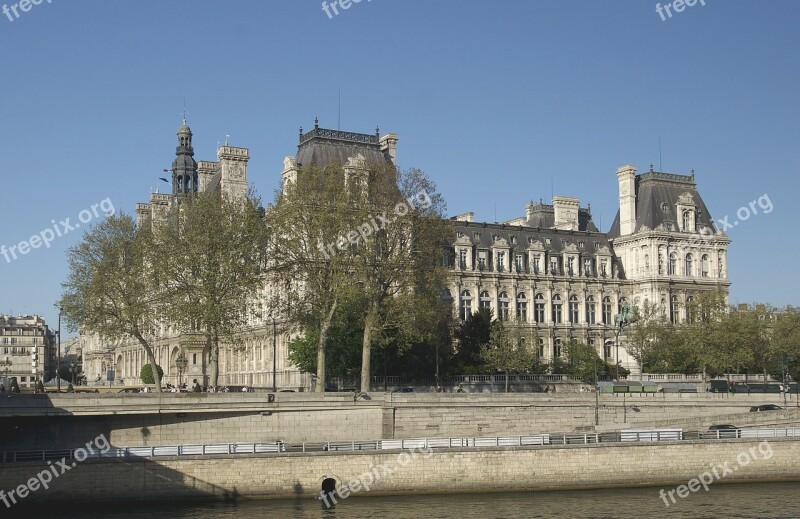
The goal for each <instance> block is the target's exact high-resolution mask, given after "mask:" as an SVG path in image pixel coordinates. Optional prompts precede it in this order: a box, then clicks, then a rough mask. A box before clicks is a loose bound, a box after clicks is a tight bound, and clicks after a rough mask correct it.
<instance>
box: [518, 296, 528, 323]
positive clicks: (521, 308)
mask: <svg viewBox="0 0 800 519" xmlns="http://www.w3.org/2000/svg"><path fill="white" fill-rule="evenodd" d="M517 319H519V320H520V321H526V322H527V321H528V299H527V298H526V297H525V294H524V293H522V292H520V293H519V294H517Z"/></svg>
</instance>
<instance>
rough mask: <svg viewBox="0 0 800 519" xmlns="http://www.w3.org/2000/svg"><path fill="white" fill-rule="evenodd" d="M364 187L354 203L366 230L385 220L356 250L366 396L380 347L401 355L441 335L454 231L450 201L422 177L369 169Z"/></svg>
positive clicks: (388, 168)
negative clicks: (447, 249)
mask: <svg viewBox="0 0 800 519" xmlns="http://www.w3.org/2000/svg"><path fill="white" fill-rule="evenodd" d="M358 185H359V188H358V190H357V191H356V196H355V197H354V198H355V199H354V200H353V203H354V205H355V206H356V207H358V208H359V215H360V219H362V221H363V224H362V225H366V224H367V223H369V222H375V221H377V220H380V223H379V224H378V225H377V226H376V227H377V230H375V231H374V232H373V233H372V234H371V235H370V236H368V237H367V238H365V239H364V240H361V241H360V243H358V244H357V245H356V246H355V247H354V250H355V252H356V258H357V260H358V262H357V264H358V267H357V270H356V271H355V276H356V278H357V280H358V283H359V286H360V289H361V292H362V294H363V297H364V299H365V301H366V310H365V314H364V335H363V340H362V356H361V388H362V389H366V388H369V387H370V381H371V376H370V375H371V368H372V367H371V362H372V347H373V345H379V346H381V345H383V346H385V345H387V344H389V343H390V342H392V341H395V345H396V347H397V348H398V349H399V350H401V351H402V350H403V349H405V348H407V347H408V346H409V345H411V344H413V343H415V342H423V341H426V340H430V339H431V338H433V337H435V336H436V335H437V334H438V331H437V327H438V323H437V319H436V316H437V314H438V311H439V305H441V294H442V290H443V289H444V287H445V286H446V284H447V276H448V271H447V268H446V267H445V266H444V265H443V262H442V256H443V253H444V248H443V244H445V243H447V240H448V239H449V238H450V236H451V232H452V227H451V224H450V222H448V221H447V220H446V219H445V212H446V206H445V203H444V199H443V198H442V196H441V195H440V194H439V193H438V191H437V189H436V185H435V184H434V183H433V182H432V181H431V180H430V179H428V178H427V176H426V175H425V174H424V173H423V172H422V171H420V170H417V169H412V170H408V171H405V172H400V171H399V170H397V169H396V168H395V167H394V166H392V165H391V164H388V163H381V164H368V165H365V168H364V170H363V177H362V182H360V183H359V184H358ZM387 334H388V335H387ZM390 337H391V339H390Z"/></svg>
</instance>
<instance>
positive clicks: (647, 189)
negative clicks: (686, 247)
mask: <svg viewBox="0 0 800 519" xmlns="http://www.w3.org/2000/svg"><path fill="white" fill-rule="evenodd" d="M635 189H636V226H635V228H634V233H638V232H640V231H646V230H653V229H658V230H664V231H676V230H678V229H679V228H680V215H678V214H677V204H678V203H679V202H680V203H683V204H684V205H688V206H693V207H694V208H695V214H696V223H695V226H696V229H697V230H698V231H699V230H700V229H702V228H703V227H708V228H709V229H711V230H712V231H716V227H715V226H714V220H713V219H712V217H711V213H709V211H708V208H706V204H705V202H703V198H702V197H701V196H700V192H699V191H698V190H697V184H696V183H695V180H694V171H692V174H691V175H676V174H673V173H662V172H658V171H653V167H652V166H651V167H650V171H648V172H646V173H642V174H641V175H636V186H635ZM608 236H609V238H612V239H613V238H616V237H618V236H619V210H618V211H617V215H616V217H615V218H614V223H613V224H611V229H609V231H608Z"/></svg>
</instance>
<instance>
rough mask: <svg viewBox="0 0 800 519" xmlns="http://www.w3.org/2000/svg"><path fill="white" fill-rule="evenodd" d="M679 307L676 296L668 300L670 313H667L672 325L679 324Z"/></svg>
mask: <svg viewBox="0 0 800 519" xmlns="http://www.w3.org/2000/svg"><path fill="white" fill-rule="evenodd" d="M680 311H681V306H680V303H678V296H672V299H671V300H670V312H669V314H670V315H669V319H670V321H672V324H678V323H679V322H680V315H679V313H680Z"/></svg>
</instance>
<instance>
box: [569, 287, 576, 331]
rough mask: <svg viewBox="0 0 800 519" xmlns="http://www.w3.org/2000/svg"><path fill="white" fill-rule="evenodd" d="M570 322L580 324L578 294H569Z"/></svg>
mask: <svg viewBox="0 0 800 519" xmlns="http://www.w3.org/2000/svg"><path fill="white" fill-rule="evenodd" d="M569 322H571V323H572V324H578V296H576V295H575V294H572V295H571V296H569Z"/></svg>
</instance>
